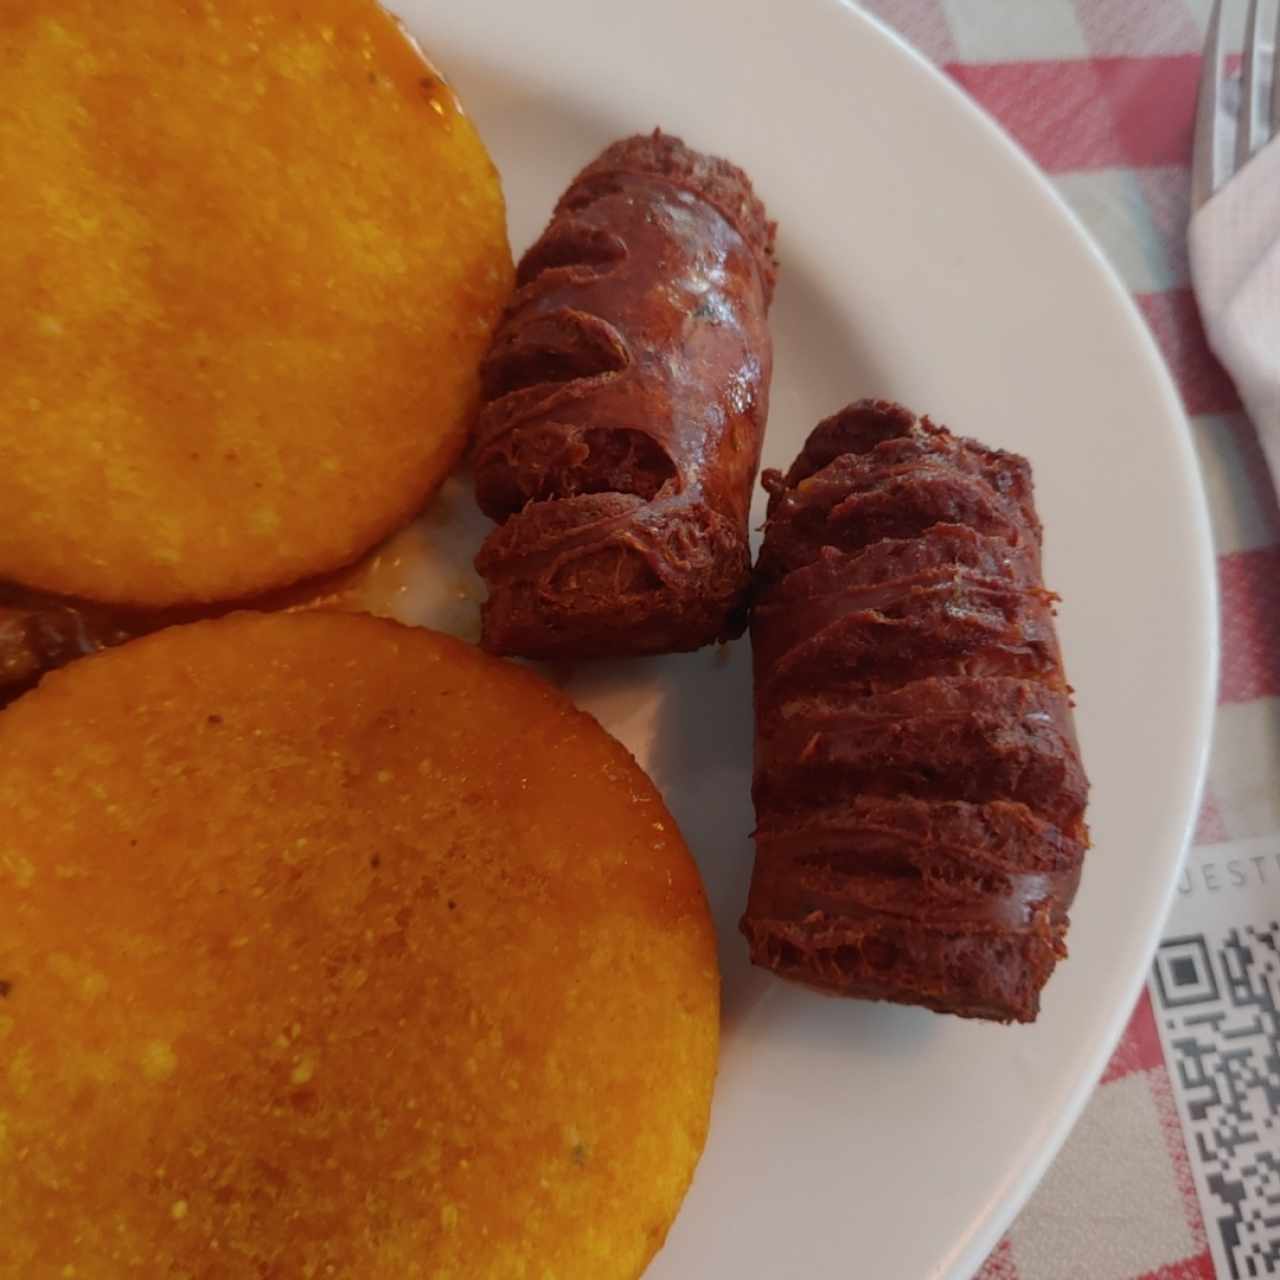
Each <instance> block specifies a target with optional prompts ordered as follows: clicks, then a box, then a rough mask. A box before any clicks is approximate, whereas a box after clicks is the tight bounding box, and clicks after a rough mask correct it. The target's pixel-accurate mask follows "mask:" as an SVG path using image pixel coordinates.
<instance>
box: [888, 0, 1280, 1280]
mask: <svg viewBox="0 0 1280 1280" xmlns="http://www.w3.org/2000/svg"><path fill="white" fill-rule="evenodd" d="M864 4H865V7H866V8H867V9H869V10H870V11H871V12H873V13H875V14H876V15H878V16H879V17H881V18H882V19H884V20H885V21H886V22H887V23H888V24H889V25H890V26H891V27H894V28H895V29H896V30H897V31H898V32H899V33H900V34H901V35H903V36H904V37H905V38H906V39H907V40H908V41H909V42H911V43H912V44H914V45H916V47H917V48H919V49H920V50H921V51H922V52H923V53H924V54H925V55H926V56H927V57H929V58H931V59H932V60H933V61H935V62H936V63H938V64H939V65H941V66H942V67H943V68H944V69H945V70H946V71H947V72H948V74H950V75H951V76H952V78H953V79H954V80H955V81H956V82H957V83H958V84H960V85H961V86H962V87H963V88H964V89H965V90H966V91H967V92H968V93H969V94H970V95H971V96H972V97H973V98H974V100H975V101H977V102H978V103H979V104H981V105H982V106H983V107H984V108H985V109H986V110H987V111H988V112H989V113H990V114H991V115H993V116H994V117H995V118H996V119H997V120H998V121H1000V123H1001V124H1002V125H1003V126H1004V127H1005V129H1006V130H1007V131H1008V132H1009V133H1010V134H1011V135H1012V136H1013V137H1014V139H1015V140H1016V141H1017V142H1018V143H1019V144H1020V145H1021V146H1022V147H1023V148H1024V149H1025V150H1026V151H1027V152H1028V153H1029V154H1030V155H1031V157H1032V158H1033V159H1034V160H1035V161H1036V163H1037V164H1039V165H1040V167H1041V168H1042V169H1043V170H1044V171H1045V173H1047V174H1048V175H1049V177H1050V179H1051V180H1052V181H1053V183H1054V185H1055V186H1056V187H1057V188H1058V190H1059V192H1060V193H1061V194H1062V196H1063V198H1064V199H1065V200H1066V202H1067V203H1068V204H1069V205H1070V206H1071V207H1072V208H1073V209H1074V210H1075V212H1076V213H1077V215H1078V216H1079V217H1080V218H1081V220H1082V221H1083V222H1084V224H1085V225H1086V226H1087V227H1088V228H1089V230H1090V231H1091V232H1092V233H1093V235H1094V237H1095V238H1096V239H1097V241H1098V242H1099V244H1100V245H1101V246H1102V248H1103V250H1104V251H1105V252H1106V253H1107V255H1108V256H1109V258H1110V259H1111V261H1112V263H1113V264H1114V265H1115V267H1116V269H1117V271H1118V272H1119V273H1120V276H1121V278H1122V279H1123V280H1124V281H1125V283H1126V284H1127V285H1128V287H1129V289H1130V290H1131V291H1132V293H1133V295H1134V298H1135V301H1136V302H1137V304H1138V307H1139V309H1140V310H1141V312H1142V314H1143V315H1144V316H1145V317H1146V320H1147V323H1148V324H1149V325H1150V326H1151V330H1152V332H1153V333H1154V334H1155V337H1156V340H1157V341H1158V343H1159V345H1160V348H1161V350H1162V351H1163V352H1164V355H1165V358H1166V359H1167V361H1168V363H1169V366H1170V368H1171V369H1172V371H1173V375H1174V378H1175V380H1176V382H1177V385H1178V388H1179V390H1180V391H1181V393H1182V398H1183V401H1184V403H1185V405H1186V408H1187V412H1188V414H1189V415H1190V416H1191V422H1192V430H1193V432H1194V434H1195V442H1196V447H1197V450H1198V452H1199V457H1200V463H1201V468H1202V471H1203V475H1204V480H1205V486H1206V490H1207V493H1208V498H1209V505H1210V514H1211V518H1212V521H1213V533H1214V540H1215V546H1216V549H1217V552H1218V567H1219V576H1220V586H1221V599H1222V604H1221V608H1222V651H1223V652H1222V677H1221V688H1220V693H1219V710H1218V723H1217V728H1216V731H1215V736H1214V745H1213V754H1212V761H1211V764H1210V772H1209V785H1208V790H1207V794H1206V797H1205V802H1204V807H1203V809H1202V812H1201V814H1200V822H1199V827H1198V829H1197V832H1196V837H1195V838H1196V842H1197V843H1198V844H1200V843H1205V844H1207V843H1220V842H1222V841H1226V840H1233V839H1240V838H1244V837H1247V836H1255V835H1264V834H1267V833H1269V832H1275V831H1280V508H1278V507H1277V501H1276V492H1275V489H1274V487H1273V485H1272V482H1271V477H1270V475H1269V473H1268V471H1267V468H1266V463H1265V461H1264V460H1263V456H1262V453H1261V451H1260V449H1259V447H1258V442H1257V438H1256V436H1255V434H1254V432H1253V429H1252V427H1251V426H1250V425H1249V423H1248V421H1247V420H1246V419H1245V417H1244V415H1243V414H1242V413H1241V410H1240V402H1239V398H1238V397H1237V395H1236V393H1235V390H1234V388H1233V387H1232V385H1231V382H1230V380H1229V379H1228V378H1227V377H1226V375H1225V374H1224V373H1223V371H1222V369H1221V368H1220V367H1219V366H1218V364H1217V363H1216V361H1215V360H1214V359H1213V357H1212V356H1211V355H1210V353H1209V350H1208V347H1207V346H1206V345H1205V339H1204V334H1203V331H1202V329H1201V327H1200V322H1199V319H1198V316H1197V313H1196V308H1195V301H1194V299H1193V297H1192V294H1191V290H1190V286H1189V283H1188V274H1187V255H1186V228H1187V218H1188V188H1189V172H1188V166H1189V162H1190V155H1191V140H1192V130H1193V121H1194V115H1195V97H1196V86H1197V82H1198V78H1199V73H1200V48H1201V44H1202V42H1203V39H1204V27H1205V22H1206V20H1207V17H1208V11H1209V8H1210V5H1211V0H864ZM979 1280H1214V1268H1213V1263H1212V1261H1211V1259H1210V1256H1209V1250H1208V1247H1207V1243H1206V1237H1205V1228H1204V1224H1203V1222H1202V1221H1201V1215H1200V1210H1199V1208H1198V1206H1197V1203H1196V1197H1195V1191H1194V1188H1193V1185H1192V1181H1191V1171H1190V1165H1189V1163H1188V1158H1187V1153H1186V1148H1185V1145H1184V1142H1183V1137H1182V1133H1181V1130H1180V1128H1179V1124H1178V1118H1177V1112H1176V1109H1175V1106H1174V1102H1173V1096H1172V1090H1171V1086H1170V1080H1169V1075H1168V1072H1167V1070H1166V1067H1165V1063H1164V1059H1163V1057H1162V1054H1161V1049H1160V1041H1159V1036H1158V1033H1157V1030H1156V1025H1155V1020H1154V1017H1153V1015H1152V1010H1151V1004H1150V1001H1149V999H1148V997H1147V995H1146V994H1145V993H1144V995H1143V998H1142V1000H1141V1001H1140V1002H1139V1005H1138V1008H1137V1009H1136V1010H1135V1012H1134V1015H1133V1019H1132V1021H1131V1022H1130V1024H1129V1028H1128V1030H1127V1031H1126V1033H1125V1036H1124V1038H1123V1040H1122V1041H1121V1043H1120V1046H1119V1048H1118V1049H1117V1050H1116V1053H1115V1056H1114V1057H1113V1058H1112V1060H1111V1063H1110V1066H1109V1067H1108V1068H1107V1071H1106V1073H1105V1074H1104V1076H1103V1078H1102V1083H1101V1084H1100V1085H1099V1087H1098V1090H1097V1093H1096V1094H1095V1095H1094V1097H1093V1099H1092V1100H1091V1102H1090V1104H1089V1106H1088V1108H1087V1109H1086V1111H1085V1114H1084V1116H1083V1117H1082V1119H1081V1121H1080V1123H1079V1125H1078V1126H1077V1127H1076V1129H1075V1131H1074V1132H1073V1133H1072V1135H1071V1137H1070V1138H1069V1139H1068V1141H1067V1144H1066V1146H1065V1147H1064V1148H1063V1151H1062V1153H1061V1155H1060V1156H1059V1157H1058V1160H1057V1161H1056V1163H1055V1164H1054V1166H1053V1168H1052V1169H1051V1170H1050V1171H1049V1173H1048V1175H1047V1176H1046V1178H1045V1180H1044V1182H1043V1183H1042V1184H1041V1186H1040V1188H1039V1190H1038V1191H1037V1192H1036V1194H1035V1195H1034V1196H1033V1198H1032V1200H1031V1202H1030V1203H1029V1204H1028V1206H1027V1208H1026V1209H1025V1210H1024V1211H1023V1213H1022V1215H1021V1216H1020V1217H1019V1219H1018V1221H1017V1222H1016V1223H1015V1225H1014V1226H1013V1228H1012V1229H1011V1230H1010V1232H1009V1234H1008V1235H1007V1236H1006V1237H1005V1239H1004V1240H1003V1241H1002V1242H1001V1244H1000V1246H999V1247H998V1248H997V1249H996V1251H995V1252H994V1253H993V1254H992V1256H991V1258H990V1259H989V1260H988V1262H987V1264H986V1266H985V1267H984V1268H983V1269H982V1271H981V1272H980V1274H979Z"/></svg>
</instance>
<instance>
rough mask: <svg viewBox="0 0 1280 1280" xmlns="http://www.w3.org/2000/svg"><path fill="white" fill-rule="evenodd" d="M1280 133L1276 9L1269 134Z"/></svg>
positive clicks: (1278, 17)
mask: <svg viewBox="0 0 1280 1280" xmlns="http://www.w3.org/2000/svg"><path fill="white" fill-rule="evenodd" d="M1278 133H1280V9H1277V10H1276V34H1275V43H1274V46H1273V47H1272V50H1271V135H1272V137H1274V136H1275V135H1276V134H1278Z"/></svg>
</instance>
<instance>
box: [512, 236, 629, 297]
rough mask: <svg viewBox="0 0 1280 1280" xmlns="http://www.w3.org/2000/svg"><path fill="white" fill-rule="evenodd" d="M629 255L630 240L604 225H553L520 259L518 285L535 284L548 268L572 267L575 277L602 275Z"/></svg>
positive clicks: (577, 278)
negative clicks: (624, 239) (627, 241)
mask: <svg viewBox="0 0 1280 1280" xmlns="http://www.w3.org/2000/svg"><path fill="white" fill-rule="evenodd" d="M626 256H627V246H626V243H625V242H624V241H623V240H621V239H620V238H619V237H618V236H616V235H614V234H613V232H611V231H608V230H606V229H605V228H603V227H590V226H584V225H582V224H580V223H568V224H567V225H565V226H563V227H552V228H551V229H549V230H548V231H547V232H546V234H545V235H543V236H542V238H541V239H540V240H538V241H537V243H535V244H534V245H533V246H532V247H531V248H530V249H529V251H528V252H527V253H526V254H525V255H524V257H523V258H522V259H521V260H520V266H519V268H518V269H517V271H516V287H517V288H518V289H523V288H524V287H525V286H526V285H529V284H532V283H533V282H534V281H535V280H537V278H538V277H539V276H540V275H542V273H543V272H544V271H563V270H566V269H571V270H572V271H573V279H575V280H583V279H587V278H589V277H594V278H598V277H599V276H601V275H603V274H604V273H605V272H607V271H609V270H610V269H612V268H613V267H615V266H617V264H618V263H620V262H621V261H622V260H623V259H624V258H625V257H626Z"/></svg>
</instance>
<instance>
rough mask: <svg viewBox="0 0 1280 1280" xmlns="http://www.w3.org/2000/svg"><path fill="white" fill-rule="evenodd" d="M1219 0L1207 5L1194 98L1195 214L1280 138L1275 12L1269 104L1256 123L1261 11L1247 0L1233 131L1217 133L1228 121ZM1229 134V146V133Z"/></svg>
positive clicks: (1279, 41)
mask: <svg viewBox="0 0 1280 1280" xmlns="http://www.w3.org/2000/svg"><path fill="white" fill-rule="evenodd" d="M1222 25H1223V19H1222V0H1213V12H1212V13H1211V14H1210V15H1209V31H1208V35H1207V36H1206V37H1205V42H1204V60H1203V63H1202V64H1201V71H1200V97H1199V100H1198V102H1197V104H1196V139H1195V149H1194V152H1193V154H1192V160H1191V207H1192V209H1193V210H1195V209H1198V208H1199V207H1200V206H1201V205H1202V204H1204V202H1205V201H1206V200H1208V198H1209V197H1210V196H1211V195H1213V193H1214V192H1215V191H1217V189H1218V188H1219V187H1221V186H1222V185H1223V183H1225V182H1226V181H1227V180H1228V179H1229V178H1231V177H1232V176H1233V175H1234V174H1236V173H1237V172H1238V171H1239V170H1240V169H1241V168H1243V166H1244V165H1245V163H1246V162H1247V161H1248V160H1249V158H1250V157H1251V156H1252V155H1253V153H1254V152H1255V151H1257V150H1258V149H1259V148H1260V147H1261V146H1262V145H1263V144H1264V143H1266V142H1268V141H1269V140H1270V139H1271V137H1272V136H1273V135H1275V134H1277V133H1280V13H1278V14H1277V18H1276V36H1275V40H1274V42H1273V48H1272V55H1271V95H1270V96H1271V101H1270V104H1269V107H1270V109H1269V111H1268V112H1266V113H1265V116H1266V118H1265V119H1262V120H1259V107H1260V105H1261V104H1260V103H1259V102H1258V98H1259V96H1260V92H1259V90H1260V76H1259V63H1260V61H1261V53H1262V40H1261V34H1260V33H1261V31H1262V11H1261V6H1260V4H1259V0H1249V17H1248V21H1247V25H1246V28H1245V43H1244V54H1243V61H1242V64H1241V70H1240V105H1239V108H1238V110H1237V111H1236V113H1235V125H1234V130H1232V129H1231V128H1230V127H1228V128H1227V129H1225V130H1224V129H1220V128H1219V121H1220V120H1222V119H1223V118H1224V117H1225V118H1226V119H1227V122H1228V125H1229V122H1230V113H1229V110H1227V111H1224V110H1223V109H1222V108H1221V107H1220V105H1219V104H1221V103H1224V102H1225V98H1224V91H1225V89H1226V87H1227V85H1228V83H1229V82H1228V80H1227V77H1226V76H1225V74H1224V72H1223V60H1222V55H1221V49H1222ZM1232 132H1234V134H1235V139H1234V146H1233V145H1231V134H1232Z"/></svg>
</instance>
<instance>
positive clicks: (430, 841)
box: [0, 612, 718, 1280]
mask: <svg viewBox="0 0 1280 1280" xmlns="http://www.w3.org/2000/svg"><path fill="white" fill-rule="evenodd" d="M0 813H2V814H3V815H4V821H3V827H2V829H0V901H2V902H3V903H4V904H5V905H4V928H3V929H0V1276H4V1277H18V1276H21V1277H23V1280H55V1278H59V1280H60V1278H61V1277H64V1276H92V1277H93V1278H94V1280H123V1278H124V1277H126V1276H127V1277H131V1278H132V1277H135V1276H138V1275H146V1276H148V1277H155V1278H156V1280H160V1278H162V1277H164V1278H170V1277H178V1276H183V1277H189V1278H191V1280H215V1278H216V1280H242V1278H243V1280H250V1278H252V1280H261V1277H264V1276H270V1277H272V1278H273V1280H304V1277H328V1276H334V1277H340V1278H350V1280H354V1278H357V1277H358V1278H359V1280H392V1278H393V1277H394V1278H395V1280H406V1278H407V1277H415V1276H416V1277H423V1278H424V1280H425V1278H426V1277H430V1278H431V1280H442V1278H444V1277H454V1278H455V1280H462V1278H464V1277H465V1278H466V1280H476V1278H488V1277H493V1278H495V1280H496V1278H497V1277H512V1276H528V1277H538V1278H539V1280H541V1278H542V1277H548V1276H555V1277H557V1280H577V1278H579V1277H580V1278H581V1280H615V1278H623V1277H635V1276H637V1275H639V1274H640V1272H641V1271H642V1270H643V1268H644V1266H645V1265H646V1263H647V1261H648V1259H649V1258H650V1257H651V1255H652V1253H653V1252H654V1250H655V1249H656V1248H657V1247H658V1245H659V1244H660V1243H661V1241H662V1239H663V1237H664V1235H665V1234H666V1231H667V1228H668V1226H669V1224H670V1222H671V1220H672V1218H673V1216H674V1214H675V1212H676V1209H677V1207H678V1205H679V1203H680V1201H681V1198H682V1196H683V1195H684V1192H685V1188H686V1186H687V1184H688V1182H689V1179H690V1176H691V1174H692V1171H693V1168H694V1164H695V1162H696V1160H697V1158H698V1155H699V1152H700V1150H701V1148H702V1145H703V1141H704V1137H705V1134H706V1128H707V1121H708V1109H709V1102H710V1096H711V1089H712V1082H713V1076H714V1072H715V1063H716V1051H717V1035H718V975H717V970H716V957H715V947H714V940H713V931H712V926H711V922H710V919H709V916H708V911H707V906H706V902H705V899H704V895H703V890H702V887H701V883H700V880H699V877H698V874H697V871H696V869H695V867H694V864H693V862H692V860H691V858H690V856H689V853H688V850H687V849H686V847H685V845H684V843H683V841H682V839H681V837H680V834H679V832H678V831H677V829H676V827H675V824H674V823H673V821H672V819H671V817H670V815H669V814H668V812H667V811H666V809H665V807H664V806H663V803H662V801H661V799H660V798H659V796H658V794H657V792H656V791H655V790H654V788H653V786H652V784H651V783H650V782H649V780H648V779H647V778H646V777H645V775H644V774H643V772H642V771H641V770H640V769H639V767H638V766H637V765H636V763H635V762H634V760H632V758H631V757H630V756H629V755H628V753H627V752H626V751H625V750H624V749H623V748H622V747H621V746H620V745H619V744H618V743H617V742H615V741H614V740H613V739H612V738H610V737H609V736H608V735H607V734H606V733H605V732H604V731H603V730H602V729H601V728H600V727H599V725H598V724H597V723H596V722H595V721H594V720H593V719H591V718H590V717H589V716H587V715H585V714H584V713H582V712H579V711H577V710H575V709H574V708H573V706H572V705H571V704H570V703H569V701H568V700H567V699H566V698H565V697H564V696H563V695H561V694H560V693H559V692H558V691H556V690H555V689H553V688H552V687H551V686H550V685H548V684H546V683H545V682H544V681H542V680H541V679H540V678H538V677H536V676H535V675H533V674H531V673H529V672H527V671H524V670H521V669H518V668H516V667H513V666H510V665H508V664H506V663H503V662H500V661H499V660H497V659H493V658H489V657H486V656H485V655H483V654H481V653H480V652H479V651H478V650H475V649H473V648H471V647H470V646H467V645H464V644H462V643H461V642H459V641H456V640H453V639H450V638H447V637H444V636H441V635H438V634H435V633H433V632H428V631H422V630H411V629H407V628H404V627H401V626H399V625H397V624H395V623H391V622H387V621H383V620H378V619H373V618H369V617H367V616H363V615H341V614H336V613H323V612H322V613H307V614H299V615H279V614H270V615H268V614H243V613H242V614H236V615H232V616H231V617H229V618H224V619H220V620H217V621H213V622H200V623H195V624H192V625H189V626H184V627H175V628H172V629H170V630H167V631H163V632H159V633H156V634H155V635H152V636H149V637H146V638H143V639H141V640H136V641H132V642H130V643H129V644H126V645H124V646H122V647H120V648H118V649H113V650H109V651H107V652H105V653H102V654H100V655H97V656H94V657H90V658H86V659H84V660H83V661H81V662H78V663H76V664H74V665H73V666H71V667H68V668H65V669H64V670H62V671H58V672H55V673H53V674H52V675H50V676H48V677H46V678H45V680H44V681H43V682H42V684H41V685H40V686H39V688H37V689H36V690H34V691H33V692H31V693H29V694H27V695H25V696H24V697H23V698H21V699H20V700H19V701H17V702H16V703H14V704H13V705H12V706H11V707H10V708H8V709H7V710H6V711H4V712H3V713H0Z"/></svg>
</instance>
